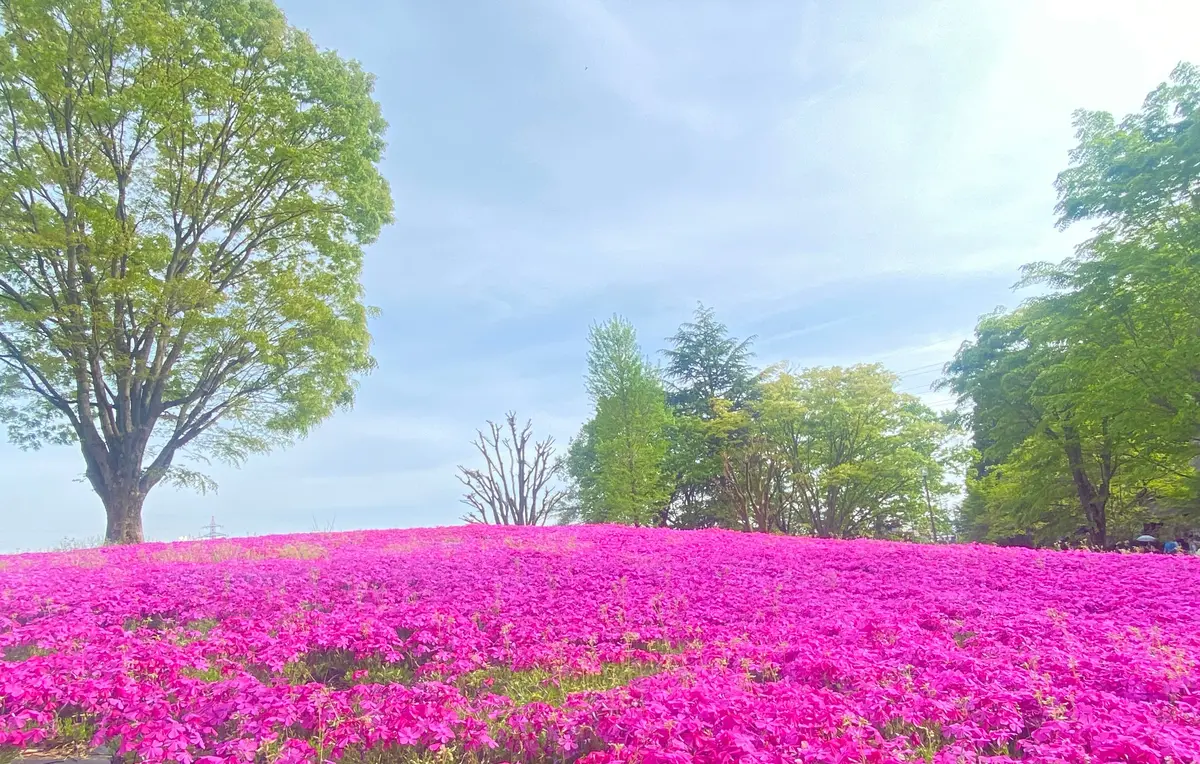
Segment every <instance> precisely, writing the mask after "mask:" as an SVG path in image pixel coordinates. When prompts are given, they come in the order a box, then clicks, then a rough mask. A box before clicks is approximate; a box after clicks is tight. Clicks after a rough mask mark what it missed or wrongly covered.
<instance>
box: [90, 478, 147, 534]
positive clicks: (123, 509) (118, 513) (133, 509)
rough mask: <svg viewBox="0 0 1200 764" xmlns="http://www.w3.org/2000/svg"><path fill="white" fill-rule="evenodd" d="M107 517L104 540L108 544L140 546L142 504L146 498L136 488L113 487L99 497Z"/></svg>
mask: <svg viewBox="0 0 1200 764" xmlns="http://www.w3.org/2000/svg"><path fill="white" fill-rule="evenodd" d="M100 498H101V500H102V501H103V502H104V510H105V512H106V513H107V515H108V525H107V528H106V529H105V531H104V540H105V543H108V544H140V543H142V541H143V537H142V504H143V503H145V501H146V497H145V495H144V494H142V493H141V491H139V490H138V489H137V486H136V485H134V486H131V487H128V488H127V487H125V486H114V487H113V488H110V489H109V490H107V491H105V492H104V493H102V494H101V495H100Z"/></svg>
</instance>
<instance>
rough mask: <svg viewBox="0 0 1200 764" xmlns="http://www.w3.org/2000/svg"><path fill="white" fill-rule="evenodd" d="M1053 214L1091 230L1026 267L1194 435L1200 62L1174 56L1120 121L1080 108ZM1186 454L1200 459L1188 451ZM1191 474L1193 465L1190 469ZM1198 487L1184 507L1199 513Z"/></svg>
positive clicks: (1162, 427)
mask: <svg viewBox="0 0 1200 764" xmlns="http://www.w3.org/2000/svg"><path fill="white" fill-rule="evenodd" d="M1075 123H1076V128H1077V136H1078V138H1079V145H1078V146H1077V147H1076V148H1075V150H1074V151H1073V152H1072V154H1071V166H1070V167H1069V168H1068V169H1067V170H1065V171H1064V172H1063V173H1062V174H1060V175H1059V178H1058V192H1059V205H1058V212H1059V214H1060V218H1059V224H1060V226H1062V227H1066V226H1069V225H1072V224H1075V223H1078V222H1088V223H1091V224H1093V225H1094V226H1095V227H1096V233H1095V235H1094V236H1092V237H1091V238H1090V239H1088V240H1087V241H1086V242H1085V243H1084V244H1083V246H1081V247H1080V249H1079V252H1078V253H1077V255H1076V256H1075V257H1073V258H1070V259H1068V260H1066V261H1064V262H1063V263H1060V264H1058V265H1056V266H1051V265H1047V264H1045V263H1039V264H1035V265H1033V266H1030V267H1029V268H1028V269H1027V279H1028V280H1030V281H1033V282H1036V283H1040V284H1043V285H1047V286H1049V287H1050V288H1051V289H1053V290H1055V291H1056V292H1057V293H1058V295H1057V296H1056V298H1055V299H1056V300H1057V302H1058V303H1059V305H1060V306H1062V308H1063V312H1064V314H1066V315H1067V316H1068V317H1069V318H1070V320H1071V322H1072V325H1071V330H1072V332H1073V335H1074V336H1078V337H1086V338H1087V345H1088V349H1089V351H1090V352H1091V353H1092V354H1094V355H1096V356H1099V357H1101V358H1102V361H1101V362H1102V364H1103V365H1104V366H1105V367H1106V370H1107V371H1108V372H1109V375H1110V376H1112V377H1113V378H1114V384H1116V385H1125V386H1132V387H1138V388H1139V394H1140V398H1141V399H1144V400H1146V401H1149V402H1150V403H1152V404H1153V405H1154V406H1155V407H1156V408H1157V409H1158V411H1157V412H1148V413H1149V415H1151V416H1152V417H1153V418H1154V420H1155V424H1156V427H1157V428H1158V433H1159V434H1160V435H1163V434H1165V433H1168V432H1169V433H1170V437H1186V438H1187V439H1188V440H1189V441H1191V443H1192V446H1193V448H1195V446H1196V445H1197V442H1200V68H1198V67H1196V66H1194V65H1191V64H1180V65H1179V66H1178V67H1176V69H1175V70H1174V71H1173V72H1172V73H1171V77H1170V79H1169V80H1168V81H1167V82H1165V83H1163V84H1162V85H1160V86H1159V87H1157V88H1156V89H1155V90H1154V91H1152V92H1151V93H1150V94H1149V95H1148V96H1147V97H1146V100H1145V102H1144V104H1143V106H1142V109H1141V110H1140V111H1138V112H1136V113H1134V114H1130V115H1129V116H1127V117H1125V118H1124V119H1123V120H1122V121H1120V122H1119V123H1118V122H1117V121H1116V120H1115V119H1114V117H1113V116H1112V115H1111V114H1108V113H1106V112H1088V111H1081V112H1078V113H1077V114H1076V118H1075ZM1192 466H1193V467H1195V466H1200V463H1198V462H1197V460H1196V459H1195V454H1193V462H1192ZM1190 479H1192V480H1193V481H1194V479H1195V475H1194V473H1193V474H1192V475H1191V478H1190ZM1195 496H1196V494H1195V491H1193V492H1192V499H1191V501H1190V502H1188V503H1189V504H1190V507H1189V508H1190V511H1191V512H1193V513H1195V511H1196V506H1195V505H1196V501H1195Z"/></svg>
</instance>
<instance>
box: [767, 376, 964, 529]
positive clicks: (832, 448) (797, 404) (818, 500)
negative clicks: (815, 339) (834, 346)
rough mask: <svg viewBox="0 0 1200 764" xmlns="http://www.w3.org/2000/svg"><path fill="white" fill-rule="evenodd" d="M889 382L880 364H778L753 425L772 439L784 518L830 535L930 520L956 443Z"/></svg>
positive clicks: (939, 517)
mask: <svg viewBox="0 0 1200 764" xmlns="http://www.w3.org/2000/svg"><path fill="white" fill-rule="evenodd" d="M895 383H896V377H895V375H893V374H891V373H889V372H888V371H886V370H885V369H884V368H883V367H881V366H879V365H858V366H851V367H848V368H843V367H832V368H814V369H807V370H805V371H803V372H800V373H797V374H793V373H790V372H786V371H784V372H779V373H777V374H776V375H775V376H774V378H773V379H771V380H770V381H768V382H766V383H764V384H763V388H762V389H763V392H762V401H761V402H760V403H758V404H757V405H756V409H757V412H756V413H757V416H756V421H755V425H754V426H755V428H757V429H759V430H760V431H761V432H762V433H763V434H764V435H765V436H766V438H767V439H768V440H769V441H770V443H771V444H772V446H773V450H774V457H773V458H774V461H775V462H776V464H777V465H778V466H777V470H778V474H779V485H780V491H779V499H778V507H777V509H776V511H777V513H778V514H779V516H780V517H781V520H780V521H779V522H780V524H784V525H786V526H787V527H788V528H790V529H791V530H792V532H797V531H799V530H802V529H803V530H807V531H809V532H812V533H814V534H816V535H818V536H824V537H835V538H849V537H854V536H862V535H874V536H878V537H892V536H898V535H904V536H912V537H918V536H923V535H924V531H925V530H926V529H929V527H930V525H929V520H928V513H929V511H930V506H931V505H932V499H933V497H934V496H937V497H938V498H940V497H941V496H942V495H944V494H945V493H947V492H948V491H949V489H950V481H949V480H948V479H947V478H948V476H949V473H948V469H949V468H950V467H951V466H952V465H953V463H954V461H955V456H956V454H957V451H955V450H954V449H950V448H947V439H948V436H949V434H950V432H949V428H948V427H947V426H946V425H945V424H943V423H942V422H941V420H940V419H939V418H938V416H937V415H936V414H935V413H934V412H933V411H932V410H931V409H929V408H928V407H927V406H925V405H924V404H922V403H921V402H920V400H919V399H917V398H916V397H914V396H912V395H906V394H902V393H898V392H896V391H895V389H894V388H895ZM927 489H928V490H929V495H928V496H927V494H926V490H927ZM927 498H928V501H927ZM934 511H935V512H936V516H935V517H934V521H933V522H934V526H935V528H937V527H940V528H942V529H943V532H944V531H945V530H948V529H949V523H948V518H947V517H946V516H945V515H946V513H945V511H944V510H943V509H940V508H935V510H934Z"/></svg>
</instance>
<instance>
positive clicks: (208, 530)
mask: <svg viewBox="0 0 1200 764" xmlns="http://www.w3.org/2000/svg"><path fill="white" fill-rule="evenodd" d="M224 527H225V526H223V525H217V516H216V515H213V516H212V520H211V521H209V523H208V525H205V526H204V527H203V528H202V530H203V531H204V532H203V533H201V534H200V538H202V539H223V538H225V534H224V533H222V532H221V529H222V528H224Z"/></svg>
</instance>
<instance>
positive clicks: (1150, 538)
mask: <svg viewBox="0 0 1200 764" xmlns="http://www.w3.org/2000/svg"><path fill="white" fill-rule="evenodd" d="M1137 540H1138V541H1140V542H1142V543H1143V544H1149V543H1150V542H1152V541H1154V540H1155V538H1154V537H1153V536H1138V537H1137Z"/></svg>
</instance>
